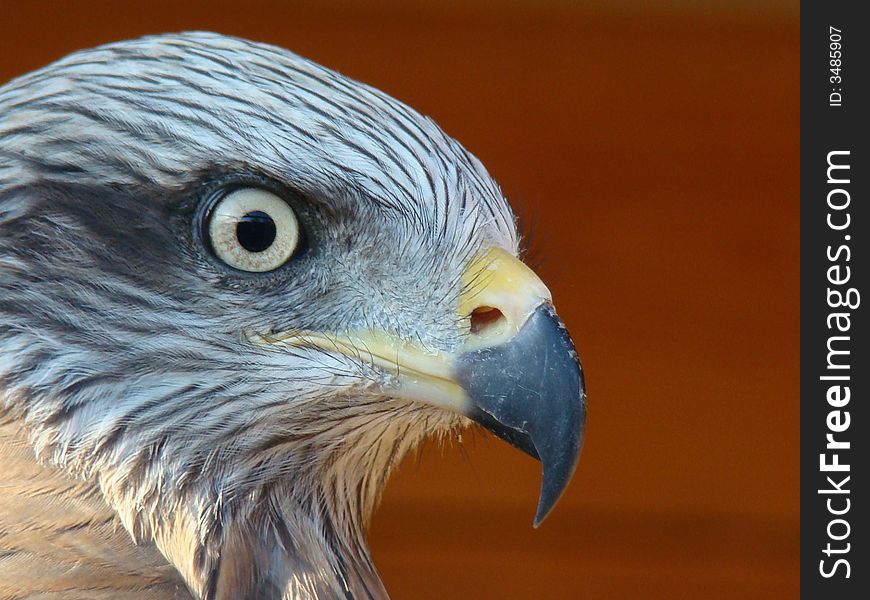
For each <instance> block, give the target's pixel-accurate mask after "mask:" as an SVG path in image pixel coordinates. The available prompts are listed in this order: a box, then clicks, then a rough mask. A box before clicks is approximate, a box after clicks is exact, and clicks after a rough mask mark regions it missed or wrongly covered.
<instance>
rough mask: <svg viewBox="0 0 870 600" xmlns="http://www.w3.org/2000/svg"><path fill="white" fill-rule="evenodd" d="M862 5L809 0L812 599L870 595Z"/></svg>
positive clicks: (869, 25) (806, 493)
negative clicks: (811, 0) (860, 15)
mask: <svg viewBox="0 0 870 600" xmlns="http://www.w3.org/2000/svg"><path fill="white" fill-rule="evenodd" d="M862 5H863V8H864V9H865V10H866V8H867V7H866V5H864V3H862V2H842V1H841V2H837V1H829V2H824V1H821V0H817V1H815V2H801V25H800V29H801V32H800V33H801V42H800V48H801V56H800V62H801V64H800V69H801V97H800V99H801V116H800V120H801V123H800V126H801V152H800V155H801V167H800V172H801V198H800V203H801V354H800V355H801V398H800V403H801V432H800V433H801V596H802V597H803V598H820V599H821V598H823V599H836V600H840V599H843V600H845V599H858V598H861V599H865V598H870V584H868V582H870V532H868V530H867V528H868V518H867V515H868V513H870V506H868V502H870V492H868V490H870V471H868V469H867V464H868V461H870V423H868V420H870V410H868V408H867V407H868V403H870V361H868V353H867V348H868V344H870V330H868V327H867V322H868V318H867V312H868V310H870V289H868V287H867V281H868V280H870V278H868V271H870V260H868V256H867V246H868V238H870V211H868V208H867V207H868V203H870V197H868V193H870V186H868V181H870V163H868V148H870V142H868V137H870V126H868V125H867V123H868V114H867V113H868V111H870V102H868V100H870V98H868V95H867V79H868V78H870V61H868V52H867V48H868V40H870V21H868V20H867V19H866V18H860V17H859V14H858V13H859V8H861V7H862ZM862 12H864V11H862ZM865 14H866V13H865Z"/></svg>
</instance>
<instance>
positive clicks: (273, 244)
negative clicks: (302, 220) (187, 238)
mask: <svg viewBox="0 0 870 600" xmlns="http://www.w3.org/2000/svg"><path fill="white" fill-rule="evenodd" d="M204 233H205V234H206V236H207V237H208V241H209V243H210V245H211V248H212V250H213V251H214V253H215V255H216V256H217V257H218V258H219V259H221V260H222V261H224V262H225V263H227V264H228V265H229V266H231V267H234V268H236V269H239V270H242V271H250V272H253V273H263V272H266V271H272V270H274V269H277V268H278V267H280V266H281V265H283V264H284V263H286V262H287V261H288V260H290V258H291V257H292V256H293V254H294V253H295V252H296V249H297V247H298V246H299V237H300V236H299V222H298V221H297V219H296V214H295V213H294V212H293V209H292V208H290V205H289V204H287V203H286V202H285V201H284V200H282V199H281V198H279V197H278V196H276V195H275V194H272V193H270V192H267V191H266V190H262V189H257V188H243V189H239V190H235V191H232V192H230V193H229V194H227V195H226V196H224V197H223V198H221V199H220V200H218V202H217V204H215V205H214V207H213V208H212V209H211V211H210V212H209V215H208V222H207V223H206V228H205V232H204Z"/></svg>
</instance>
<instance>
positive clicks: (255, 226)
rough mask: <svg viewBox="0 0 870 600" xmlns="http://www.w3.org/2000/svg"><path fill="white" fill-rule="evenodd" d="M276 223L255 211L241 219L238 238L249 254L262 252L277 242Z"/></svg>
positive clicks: (237, 228)
mask: <svg viewBox="0 0 870 600" xmlns="http://www.w3.org/2000/svg"><path fill="white" fill-rule="evenodd" d="M275 233H276V229H275V221H273V220H272V217H270V216H269V215H267V214H266V213H264V212H262V211H259V210H253V211H251V212H249V213H247V214H246V215H245V216H243V217H242V218H241V219H239V223H238V225H236V238H237V239H238V240H239V243H240V244H241V245H242V248H244V249H245V250H247V251H248V252H262V251H263V250H266V249H268V248H269V246H271V245H272V242H274V241H275Z"/></svg>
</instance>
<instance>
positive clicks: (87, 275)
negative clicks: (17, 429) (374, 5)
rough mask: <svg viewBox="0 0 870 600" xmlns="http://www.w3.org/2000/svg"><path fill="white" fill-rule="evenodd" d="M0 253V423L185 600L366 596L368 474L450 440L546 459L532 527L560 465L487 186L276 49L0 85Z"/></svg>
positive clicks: (101, 59)
mask: <svg viewBox="0 0 870 600" xmlns="http://www.w3.org/2000/svg"><path fill="white" fill-rule="evenodd" d="M0 232H2V235H0V282H2V284H0V392H2V394H3V396H2V400H3V410H4V411H6V412H7V413H8V414H9V415H11V416H12V417H13V418H15V419H17V420H18V421H19V422H20V424H21V427H22V428H23V429H24V430H25V431H26V432H27V436H28V439H29V441H30V443H31V444H32V446H33V448H34V450H35V452H36V453H37V455H38V456H39V457H41V458H42V460H44V461H46V462H48V463H50V464H52V465H55V466H57V467H59V468H61V469H63V470H65V471H66V472H68V473H70V474H72V475H74V476H75V477H79V478H82V479H85V480H88V481H93V482H94V483H95V484H96V485H98V486H99V489H100V490H101V492H102V495H103V496H104V498H105V499H106V501H107V502H108V504H109V505H110V506H111V507H112V509H113V510H114V511H116V513H117V515H118V517H119V519H120V520H121V522H122V523H123V525H124V526H125V527H126V529H127V530H128V531H129V532H130V534H131V536H132V537H133V539H134V540H136V541H146V542H150V541H153V542H154V543H156V545H157V547H158V548H159V549H160V550H161V552H162V553H163V554H164V555H165V556H166V557H167V559H168V560H169V561H170V562H171V563H172V564H173V565H174V566H175V567H176V568H177V569H178V570H179V572H180V573H181V574H182V576H183V577H184V579H185V580H186V582H187V585H188V586H189V587H190V589H191V591H192V593H193V594H194V595H195V596H196V597H201V598H254V597H256V598H273V597H274V598H295V597H309V596H310V597H320V598H332V597H346V596H347V597H351V596H352V597H378V596H380V595H381V594H382V593H383V590H382V587H381V584H380V582H379V580H378V577H377V574H376V571H375V568H374V567H373V565H372V563H371V559H370V557H369V553H368V550H367V547H366V543H365V527H366V523H367V520H368V518H369V516H370V515H371V513H372V511H373V510H374V508H375V506H376V504H377V502H378V500H379V497H380V494H381V492H382V490H383V488H384V485H385V483H386V480H387V478H388V475H389V473H390V471H391V469H392V468H393V467H394V466H395V465H396V464H397V463H398V462H399V461H400V459H401V458H402V456H403V455H404V454H405V453H406V452H407V451H408V450H410V449H411V448H413V447H414V446H415V445H416V444H418V443H419V442H420V441H421V440H423V439H424V438H426V437H429V436H445V435H449V434H450V433H452V432H455V431H457V430H458V429H459V428H461V427H463V426H465V425H468V424H469V423H470V422H472V421H474V422H477V423H479V424H481V425H482V426H483V427H484V428H486V429H488V430H489V431H491V432H493V433H495V434H496V435H497V436H499V437H501V438H503V439H505V440H506V441H508V442H509V443H511V444H513V445H514V446H517V447H518V448H520V449H522V450H524V451H526V452H527V453H529V454H531V455H532V456H534V457H536V458H539V459H540V460H541V461H542V463H543V472H544V475H543V483H542V489H541V499H540V503H539V507H538V512H537V515H536V523H539V522H540V521H541V520H542V519H543V518H544V517H545V516H546V514H547V513H548V512H549V511H550V509H551V508H552V506H553V504H554V503H555V502H556V500H557V499H558V497H559V495H560V494H561V493H562V491H563V490H564V488H565V486H566V485H567V482H568V480H569V479H570V477H571V475H572V473H573V470H574V468H575V465H576V461H577V457H578V455H579V451H580V447H581V444H582V433H583V428H584V420H585V394H584V389H583V380H582V374H581V371H580V366H579V362H578V359H577V355H576V353H575V352H574V348H573V345H572V342H571V340H570V338H569V337H568V335H567V333H566V332H565V329H564V326H563V325H562V323H561V321H560V320H559V319H558V317H557V316H556V313H555V311H554V309H553V305H552V301H551V297H550V293H549V291H548V289H547V288H546V286H545V285H544V284H543V283H542V282H541V280H540V279H539V278H538V277H537V276H536V275H535V274H534V272H532V271H531V270H530V269H529V268H528V267H526V266H525V265H524V264H523V263H522V262H521V261H520V260H519V259H518V258H517V256H518V244H519V236H518V233H517V229H516V224H515V219H514V216H513V214H512V213H511V210H510V208H509V206H508V204H507V202H506V201H505V199H504V197H503V196H502V194H501V192H500V190H499V188H498V186H497V185H496V184H495V183H494V182H493V180H492V179H491V178H490V176H489V175H488V173H487V172H486V170H485V169H484V167H483V166H482V165H481V163H480V162H479V161H478V160H477V159H476V158H474V157H473V156H472V155H471V154H469V153H468V152H467V151H466V150H465V149H464V148H463V147H462V146H460V145H459V143H457V142H456V141H454V140H453V139H451V138H450V137H448V136H447V135H445V134H444V133H443V132H442V131H441V130H440V129H439V128H438V127H437V126H436V125H435V124H434V123H433V122H432V121H431V120H429V119H427V118H425V117H422V116H421V115H419V114H417V113H416V112H414V111H413V110H411V109H410V108H408V107H407V106H404V105H403V104H401V103H399V102H398V101H396V100H394V99H392V98H390V97H389V96H387V95H385V94H383V93H382V92H379V91H377V90H375V89H372V88H370V87H367V86H365V85H363V84H360V83H357V82H354V81H352V80H350V79H347V78H345V77H343V76H341V75H339V74H337V73H335V72H332V71H330V70H328V69H325V68H323V67H320V66H318V65H316V64H313V63H312V62H310V61H307V60H305V59H303V58H300V57H298V56H296V55H294V54H291V53H289V52H287V51H285V50H282V49H279V48H275V47H271V46H267V45H262V44H255V43H251V42H247V41H243V40H239V39H235V38H229V37H224V36H220V35H215V34H206V33H190V34H182V35H167V36H156V37H148V38H143V39H140V40H135V41H128V42H123V43H117V44H111V45H108V46H104V47H100V48H96V49H93V50H87V51H83V52H79V53H76V54H73V55H71V56H69V57H67V58H64V59H62V60H60V61H59V62H57V63H55V64H53V65H50V66H48V67H46V68H44V69H42V70H39V71H36V72H34V73H31V74H28V75H26V76H24V77H21V78H19V79H17V80H14V81H13V82H11V83H9V84H7V85H6V86H5V87H3V88H0ZM366 593H368V594H370V595H371V596H366V595H365V594H366ZM305 594H309V596H306V595H305Z"/></svg>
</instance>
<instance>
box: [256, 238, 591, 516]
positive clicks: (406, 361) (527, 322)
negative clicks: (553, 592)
mask: <svg viewBox="0 0 870 600" xmlns="http://www.w3.org/2000/svg"><path fill="white" fill-rule="evenodd" d="M463 284H464V290H465V292H464V293H463V296H462V297H461V298H460V303H459V316H460V317H462V318H463V319H466V322H469V321H470V333H469V335H468V337H467V340H466V342H465V343H464V345H463V346H462V347H461V348H460V349H459V350H458V351H457V352H456V353H446V352H440V351H432V350H429V349H423V348H421V347H420V346H419V345H417V344H415V343H412V342H410V341H408V340H403V339H397V338H395V337H394V336H390V335H388V334H386V333H384V332H381V331H360V332H356V333H354V334H351V335H347V334H341V335H338V334H329V333H318V332H312V331H287V332H282V333H277V334H272V335H269V336H254V337H255V341H259V342H261V343H268V344H283V345H288V346H296V347H299V346H307V347H317V348H320V349H322V350H327V351H332V352H338V353H341V354H346V355H348V356H351V357H353V358H355V359H357V360H364V361H366V362H368V363H370V364H371V365H372V366H375V367H380V368H382V369H384V370H386V371H388V372H390V373H392V374H393V375H395V376H396V377H395V380H396V381H397V384H396V387H395V388H391V389H389V390H388V391H389V393H390V394H391V395H393V396H399V397H405V398H409V399H412V400H419V401H424V402H428V403H430V404H434V405H437V406H442V407H445V408H449V409H451V410H455V411H457V412H460V413H462V414H464V415H465V416H467V417H469V418H470V419H472V420H474V421H475V422H477V423H478V424H480V425H481V426H483V427H484V428H486V429H487V430H489V431H491V432H492V433H494V434H495V435H496V436H498V437H500V438H501V439H503V440H505V441H506V442H508V443H509V444H511V445H513V446H515V447H516V448H519V449H520V450H523V451H524V452H526V453H527V454H529V455H531V456H532V457H534V458H536V459H539V460H540V461H541V463H542V465H543V480H542V482H541V494H540V498H539V501H538V509H537V512H536V514H535V520H534V526H535V527H537V526H538V525H540V524H541V522H542V521H543V520H544V518H545V517H546V516H547V515H548V514H549V513H550V511H551V510H552V508H553V506H554V505H555V504H556V502H557V501H558V499H559V497H560V496H561V495H562V492H564V490H565V488H566V487H567V485H568V482H569V481H570V480H571V476H572V475H573V473H574V470H575V468H576V466H577V461H578V459H579V457H580V450H581V448H582V446H583V435H584V431H585V422H586V392H585V387H584V382H583V372H582V370H581V367H580V361H579V358H578V356H577V352H576V351H575V349H574V344H573V343H572V341H571V338H570V336H569V335H568V332H567V331H566V329H565V325H564V323H562V321H561V319H559V317H558V316H557V315H556V311H555V309H554V308H553V305H552V301H551V298H550V292H549V290H548V289H547V287H546V286H545V285H544V284H543V283H542V282H541V280H540V279H539V278H538V277H537V275H535V273H534V272H533V271H532V270H531V269H529V268H528V267H527V266H526V265H524V264H523V263H522V262H520V261H519V260H518V259H516V258H515V257H513V256H512V255H511V254H509V253H508V252H505V251H504V250H501V249H498V248H492V249H490V250H488V251H486V252H483V253H481V254H480V255H479V256H478V257H477V258H476V259H475V260H473V261H472V263H471V264H470V265H469V266H468V268H467V269H466V272H465V274H464V275H463ZM360 348H364V349H365V352H364V353H360Z"/></svg>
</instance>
